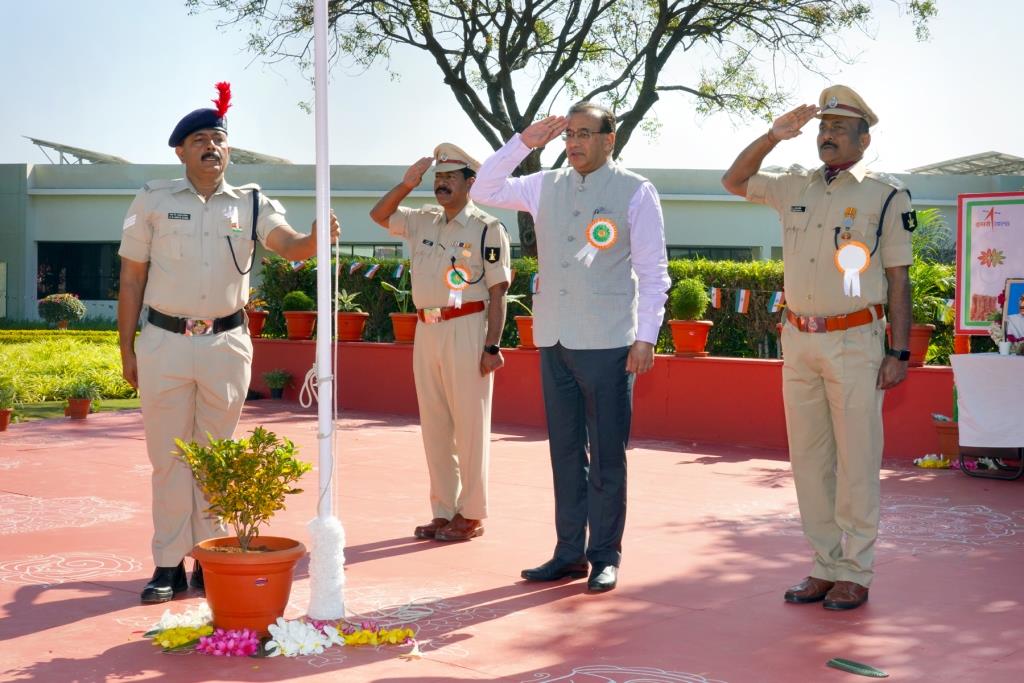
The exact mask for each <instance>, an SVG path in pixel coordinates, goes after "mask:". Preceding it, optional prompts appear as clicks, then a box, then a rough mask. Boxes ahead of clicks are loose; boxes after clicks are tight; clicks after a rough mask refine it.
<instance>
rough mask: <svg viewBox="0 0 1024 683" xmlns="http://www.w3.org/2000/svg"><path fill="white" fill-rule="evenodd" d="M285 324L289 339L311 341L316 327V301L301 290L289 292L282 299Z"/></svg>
mask: <svg viewBox="0 0 1024 683" xmlns="http://www.w3.org/2000/svg"><path fill="white" fill-rule="evenodd" d="M281 308H282V309H283V310H282V313H284V323H285V325H286V326H287V328H288V338H289V339H309V338H310V337H312V336H313V327H314V326H315V325H316V301H314V300H313V297H311V296H310V295H308V294H306V293H305V292H303V291H301V290H295V291H293V292H288V293H287V294H285V295H284V298H283V299H281Z"/></svg>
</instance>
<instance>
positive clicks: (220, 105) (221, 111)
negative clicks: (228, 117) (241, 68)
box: [213, 81, 231, 118]
mask: <svg viewBox="0 0 1024 683" xmlns="http://www.w3.org/2000/svg"><path fill="white" fill-rule="evenodd" d="M217 92H218V93H219V95H218V97H217V99H215V100H213V104H214V106H215V107H217V115H218V116H220V117H221V118H224V115H225V114H227V113H228V107H230V106H231V84H230V83H228V82H227V81H221V82H220V83H218V84H217Z"/></svg>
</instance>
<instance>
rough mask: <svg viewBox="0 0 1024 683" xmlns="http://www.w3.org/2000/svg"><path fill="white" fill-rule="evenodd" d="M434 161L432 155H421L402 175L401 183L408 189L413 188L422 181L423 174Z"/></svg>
mask: <svg viewBox="0 0 1024 683" xmlns="http://www.w3.org/2000/svg"><path fill="white" fill-rule="evenodd" d="M433 163H434V157H423V158H422V159H420V160H419V161H417V162H416V163H415V164H413V165H412V166H410V167H409V168H408V169H406V171H405V175H404V176H402V184H403V185H405V186H406V187H407V188H409V189H410V190H415V189H416V188H417V187H419V185H420V183H421V182H423V174H424V173H426V172H427V169H429V168H430V165H431V164H433Z"/></svg>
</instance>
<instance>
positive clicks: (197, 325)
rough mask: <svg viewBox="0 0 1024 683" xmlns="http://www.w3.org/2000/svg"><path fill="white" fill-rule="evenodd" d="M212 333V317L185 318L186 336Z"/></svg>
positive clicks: (201, 335)
mask: <svg viewBox="0 0 1024 683" xmlns="http://www.w3.org/2000/svg"><path fill="white" fill-rule="evenodd" d="M208 334H213V318H185V336H186V337H204V336H206V335H208Z"/></svg>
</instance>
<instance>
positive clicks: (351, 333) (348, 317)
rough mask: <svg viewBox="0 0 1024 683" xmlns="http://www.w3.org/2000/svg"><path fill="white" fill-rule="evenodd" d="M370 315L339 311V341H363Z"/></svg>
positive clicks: (360, 312)
mask: <svg viewBox="0 0 1024 683" xmlns="http://www.w3.org/2000/svg"><path fill="white" fill-rule="evenodd" d="M369 318H370V314H369V313H363V312H362V311H338V341H362V339H363V330H364V329H365V328H366V321H367V320H368V319H369Z"/></svg>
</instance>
